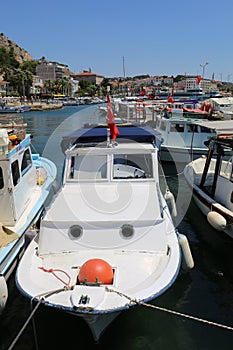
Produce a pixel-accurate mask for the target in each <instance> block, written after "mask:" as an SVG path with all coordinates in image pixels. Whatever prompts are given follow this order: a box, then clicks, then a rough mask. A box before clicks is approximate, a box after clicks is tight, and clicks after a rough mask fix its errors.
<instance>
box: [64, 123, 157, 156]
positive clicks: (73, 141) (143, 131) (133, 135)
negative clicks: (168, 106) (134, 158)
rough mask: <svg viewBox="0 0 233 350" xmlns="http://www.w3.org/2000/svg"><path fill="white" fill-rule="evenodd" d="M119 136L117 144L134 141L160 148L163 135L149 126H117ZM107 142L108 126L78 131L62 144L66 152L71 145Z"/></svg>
mask: <svg viewBox="0 0 233 350" xmlns="http://www.w3.org/2000/svg"><path fill="white" fill-rule="evenodd" d="M117 128H118V130H119V135H118V136H117V140H116V141H117V143H122V142H125V141H126V140H127V142H130V141H134V142H139V143H142V142H143V143H150V144H151V143H153V144H156V145H157V147H159V146H160V143H161V141H160V139H161V134H160V133H159V132H158V131H157V130H155V129H153V128H152V127H150V126H149V125H140V126H139V125H134V124H125V125H119V124H118V125H117ZM105 141H107V125H104V124H103V125H93V126H88V127H83V128H80V129H77V130H76V131H74V132H72V133H71V134H69V135H67V136H64V137H63V139H62V142H61V148H62V151H63V152H65V151H66V150H67V149H68V148H69V147H70V146H71V145H72V146H73V145H77V146H78V145H80V146H81V145H83V144H85V145H86V146H87V145H88V144H91V145H93V146H94V145H97V144H98V143H101V142H105Z"/></svg>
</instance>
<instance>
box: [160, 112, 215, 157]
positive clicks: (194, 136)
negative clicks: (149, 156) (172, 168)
mask: <svg viewBox="0 0 233 350" xmlns="http://www.w3.org/2000/svg"><path fill="white" fill-rule="evenodd" d="M200 120H201V119H200ZM197 121H198V118H193V119H192V118H189V117H183V114H182V115H181V116H174V117H171V118H166V117H164V116H159V117H157V121H156V125H155V127H156V129H157V130H158V131H159V132H160V133H161V136H162V139H163V142H162V144H161V160H162V161H165V162H174V163H188V162H190V161H191V160H192V159H196V158H198V157H200V156H201V155H203V154H207V152H208V148H207V147H206V145H205V141H207V140H208V139H210V138H211V137H212V136H213V135H214V130H211V129H209V128H206V127H204V126H203V125H199V124H196V122H197Z"/></svg>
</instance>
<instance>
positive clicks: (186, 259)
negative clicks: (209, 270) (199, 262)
mask: <svg viewBox="0 0 233 350" xmlns="http://www.w3.org/2000/svg"><path fill="white" fill-rule="evenodd" d="M178 239H179V243H180V247H181V251H182V254H183V255H182V258H183V259H182V266H183V268H184V270H191V269H192V268H193V267H194V261H193V257H192V253H191V250H190V247H189V242H188V239H187V237H186V236H185V235H183V234H182V233H178Z"/></svg>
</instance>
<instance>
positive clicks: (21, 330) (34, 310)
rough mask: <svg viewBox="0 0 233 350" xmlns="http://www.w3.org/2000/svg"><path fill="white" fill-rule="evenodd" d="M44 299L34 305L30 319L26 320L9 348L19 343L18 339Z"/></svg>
mask: <svg viewBox="0 0 233 350" xmlns="http://www.w3.org/2000/svg"><path fill="white" fill-rule="evenodd" d="M42 301H43V299H40V300H39V301H38V303H37V305H36V306H35V307H34V309H33V310H32V312H31V314H30V316H29V317H28V319H27V320H26V322H25V323H24V325H23V327H22V328H21V329H20V331H19V333H18V334H17V336H16V337H15V339H14V340H13V342H12V343H11V345H10V347H9V348H8V350H11V349H13V347H14V346H15V344H16V343H17V341H18V340H19V338H20V336H21V334H22V333H23V331H24V330H25V328H26V327H27V325H28V323H29V322H30V321H31V319H32V317H33V316H34V314H35V313H36V311H37V309H38V307H39V306H40V304H41V302H42Z"/></svg>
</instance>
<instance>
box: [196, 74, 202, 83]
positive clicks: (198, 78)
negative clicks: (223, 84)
mask: <svg viewBox="0 0 233 350" xmlns="http://www.w3.org/2000/svg"><path fill="white" fill-rule="evenodd" d="M201 79H202V77H201V76H200V75H198V76H197V80H196V84H197V85H199V84H200V82H201Z"/></svg>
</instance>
